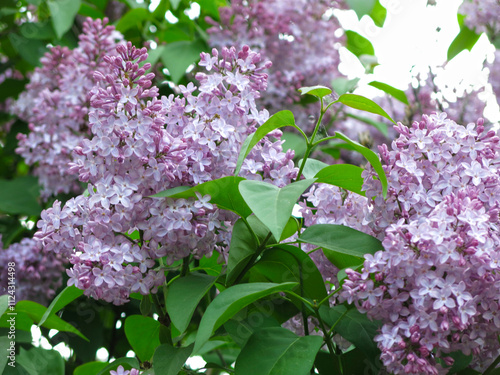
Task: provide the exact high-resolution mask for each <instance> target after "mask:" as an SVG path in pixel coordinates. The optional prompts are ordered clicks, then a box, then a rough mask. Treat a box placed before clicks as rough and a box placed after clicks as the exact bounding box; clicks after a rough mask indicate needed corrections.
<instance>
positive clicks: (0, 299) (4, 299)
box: [0, 250, 9, 316]
mask: <svg viewBox="0 0 500 375" xmlns="http://www.w3.org/2000/svg"><path fill="white" fill-rule="evenodd" d="M0 251H1V250H0ZM8 307H9V295H8V294H4V295H3V296H0V316H2V315H3V314H4V312H6V311H7V308H8Z"/></svg>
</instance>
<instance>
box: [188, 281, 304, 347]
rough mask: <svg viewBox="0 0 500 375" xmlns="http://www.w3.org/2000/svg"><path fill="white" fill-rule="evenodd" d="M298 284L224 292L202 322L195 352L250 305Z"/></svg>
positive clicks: (242, 287)
mask: <svg viewBox="0 0 500 375" xmlns="http://www.w3.org/2000/svg"><path fill="white" fill-rule="evenodd" d="M296 285H297V283H283V284H274V283H251V284H239V285H234V286H232V287H230V288H227V289H225V290H224V291H222V292H221V293H220V294H219V295H218V296H217V297H215V299H214V300H213V301H212V303H211V304H210V305H208V308H207V310H206V311H205V314H203V317H202V319H201V322H200V326H199V329H198V333H197V335H196V343H195V347H194V352H195V353H197V352H198V350H199V349H201V347H202V346H203V344H205V343H206V342H207V341H208V339H209V338H210V336H211V335H212V333H213V332H214V331H215V330H216V329H217V328H219V327H220V326H221V325H222V324H224V323H225V322H226V321H227V320H228V319H230V318H231V317H233V316H234V314H236V313H237V312H239V311H240V310H241V309H243V308H244V307H246V306H248V305H249V304H251V303H253V302H255V301H257V300H259V299H261V298H263V297H266V296H269V295H271V294H274V293H278V292H284V291H286V290H292V289H293V288H294V287H295V286H296Z"/></svg>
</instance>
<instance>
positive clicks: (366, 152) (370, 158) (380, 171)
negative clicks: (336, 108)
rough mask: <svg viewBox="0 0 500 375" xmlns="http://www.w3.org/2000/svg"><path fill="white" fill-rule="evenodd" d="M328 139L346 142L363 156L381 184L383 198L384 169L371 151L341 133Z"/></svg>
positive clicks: (384, 189)
mask: <svg viewBox="0 0 500 375" xmlns="http://www.w3.org/2000/svg"><path fill="white" fill-rule="evenodd" d="M329 138H330V139H341V140H343V141H344V142H346V143H347V144H348V145H349V146H351V147H352V148H353V149H354V150H355V151H357V152H359V153H360V154H361V155H363V156H364V157H365V158H366V160H368V162H369V163H370V164H371V165H372V167H373V169H374V170H375V172H376V173H377V175H378V178H379V180H380V183H381V184H382V195H383V196H384V198H385V197H386V196H387V187H388V184H387V177H386V175H385V172H384V168H383V167H382V163H380V159H379V157H378V155H377V154H376V153H374V152H373V151H372V150H370V149H369V148H366V147H365V146H363V145H361V144H359V143H358V142H355V141H353V140H352V139H349V138H348V137H346V136H345V135H344V134H342V133H341V132H336V133H335V135H334V136H333V137H329Z"/></svg>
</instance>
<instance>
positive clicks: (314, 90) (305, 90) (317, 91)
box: [299, 86, 332, 99]
mask: <svg viewBox="0 0 500 375" xmlns="http://www.w3.org/2000/svg"><path fill="white" fill-rule="evenodd" d="M299 91H300V94H301V95H305V94H308V95H312V96H316V97H317V98H320V99H321V98H323V97H325V96H327V95H330V94H331V93H332V90H331V89H330V88H328V87H325V86H310V87H301V88H300V89H299Z"/></svg>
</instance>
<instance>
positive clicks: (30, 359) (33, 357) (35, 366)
mask: <svg viewBox="0 0 500 375" xmlns="http://www.w3.org/2000/svg"><path fill="white" fill-rule="evenodd" d="M16 362H17V364H19V365H21V366H22V367H23V368H24V369H25V370H26V371H27V372H28V374H30V375H47V374H50V375H64V359H63V358H62V357H61V355H60V354H59V353H58V352H57V351H55V350H45V349H42V348H31V349H30V350H25V349H24V348H22V347H21V349H20V352H19V355H17V356H16Z"/></svg>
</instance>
